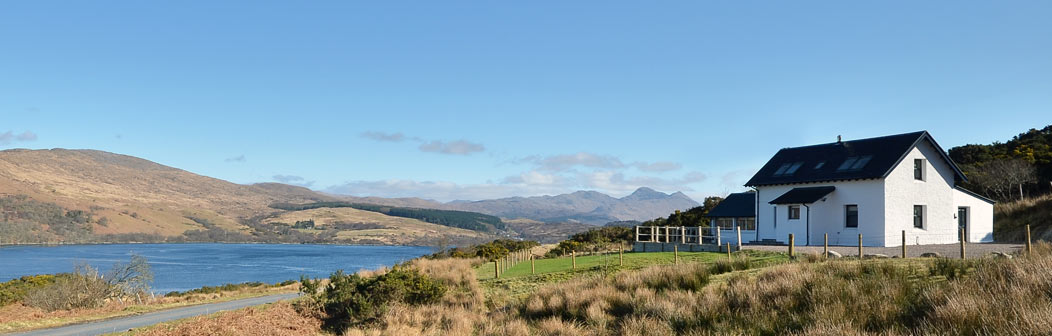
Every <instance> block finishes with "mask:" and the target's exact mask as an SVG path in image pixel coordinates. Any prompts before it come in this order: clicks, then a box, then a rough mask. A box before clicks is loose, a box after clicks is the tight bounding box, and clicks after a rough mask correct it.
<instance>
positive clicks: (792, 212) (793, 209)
mask: <svg viewBox="0 0 1052 336" xmlns="http://www.w3.org/2000/svg"><path fill="white" fill-rule="evenodd" d="M789 219H800V206H799V205H790V206H789Z"/></svg>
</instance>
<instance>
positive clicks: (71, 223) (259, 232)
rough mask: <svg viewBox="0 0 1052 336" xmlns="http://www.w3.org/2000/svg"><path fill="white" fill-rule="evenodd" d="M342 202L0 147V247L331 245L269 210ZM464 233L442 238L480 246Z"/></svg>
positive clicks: (398, 236)
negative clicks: (284, 223) (2, 241)
mask: <svg viewBox="0 0 1052 336" xmlns="http://www.w3.org/2000/svg"><path fill="white" fill-rule="evenodd" d="M339 200H340V199H339V198H337V197H334V196H331V195H325V194H321V193H317V192H314V191H311V190H310V189H307V188H302V187H296V186H290V185H284V184H278V183H261V184H255V185H241V184H235V183H231V182H227V181H223V180H220V179H215V178H211V177H206V176H201V175H197V174H194V173H191V172H187V171H184V170H181V169H177V168H172V167H168V166H164V165H161V164H157V163H154V162H151V161H148V160H144V159H140V158H136V157H132V156H127V155H120V154H114V153H108V152H103V151H96V150H67V149H51V150H24V149H15V150H5V151H0V205H3V209H0V210H2V211H3V218H2V219H3V220H4V221H3V222H2V223H3V225H0V233H3V234H4V235H5V237H6V242H11V241H12V240H14V241H20V242H56V241H67V242H70V241H78V242H85V241H126V240H135V241H173V239H176V240H179V239H186V240H195V241H196V240H204V241H212V240H223V241H282V242H301V241H310V242H327V241H334V242H338V241H345V239H344V237H351V236H354V235H353V234H347V233H339V234H335V232H326V234H327V235H320V234H319V232H299V233H292V232H290V231H288V229H287V228H282V227H280V226H273V225H269V224H271V223H273V222H274V221H269V220H267V218H270V217H275V216H281V215H283V214H285V213H286V211H282V210H277V209H273V208H270V207H269V205H271V204H275V203H293V204H303V203H314V202H331V201H339ZM289 216H291V215H289ZM383 217H387V216H385V215H383V214H376V215H375V216H371V217H370V218H372V219H373V220H376V221H384V220H383V219H384V218H383ZM387 222H388V223H389V224H388V226H390V227H392V228H395V229H398V228H399V225H409V224H410V222H406V221H399V220H391V221H387ZM262 224H268V225H262ZM413 224H414V225H415V224H416V223H413ZM425 224H427V223H425ZM430 226H431V224H429V227H430ZM409 227H413V228H420V227H418V226H413V225H409ZM445 229H446V228H430V229H426V230H424V231H425V232H430V231H438V230H445ZM352 231H353V230H352ZM402 231H404V230H402ZM466 231H467V230H448V232H447V234H448V235H449V237H447V238H450V240H455V241H479V240H484V239H483V238H482V236H483V235H480V234H477V233H474V232H466ZM387 233H390V234H394V237H387V238H385V239H377V241H378V242H382V243H387V244H409V243H420V240H419V239H417V238H419V237H416V236H410V235H405V234H403V233H402V232H397V233H396V232H387ZM372 238H376V237H372ZM372 238H371V239H372ZM350 241H356V240H354V239H350Z"/></svg>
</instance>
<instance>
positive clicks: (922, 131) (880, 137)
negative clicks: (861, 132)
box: [782, 130, 928, 149]
mask: <svg viewBox="0 0 1052 336" xmlns="http://www.w3.org/2000/svg"><path fill="white" fill-rule="evenodd" d="M924 133H928V131H927V130H921V131H916V132H907V133H900V134H892V135H884V136H878V137H871V138H862V139H854V140H846V141H839V142H827V143H820V144H814V145H807V146H798V147H785V148H782V149H797V148H810V147H819V146H829V145H835V144H840V143H849V142H858V141H866V140H878V139H884V138H893V137H899V136H904V135H910V134H917V136H918V137H919V136H921V135H923V134H924Z"/></svg>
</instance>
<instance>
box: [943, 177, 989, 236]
mask: <svg viewBox="0 0 1052 336" xmlns="http://www.w3.org/2000/svg"><path fill="white" fill-rule="evenodd" d="M953 203H954V205H955V206H954V209H956V208H958V207H965V208H968V217H969V218H968V219H967V221H968V242H970V243H989V242H993V241H994V205H993V204H990V203H988V202H986V201H984V200H981V199H979V198H977V197H975V196H972V195H969V194H968V193H965V192H963V191H960V190H957V189H954V190H953Z"/></svg>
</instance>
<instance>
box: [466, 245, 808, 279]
mask: <svg viewBox="0 0 1052 336" xmlns="http://www.w3.org/2000/svg"><path fill="white" fill-rule="evenodd" d="M741 253H744V254H747V255H748V256H749V257H750V258H753V260H754V261H758V262H765V261H774V260H775V259H786V260H787V259H788V258H787V257H786V256H785V255H784V254H781V253H770V252H761V251H752V250H747V251H743V252H737V253H736V254H741ZM721 258H727V254H726V253H715V252H680V253H679V262H681V263H699V262H700V263H711V262H715V261H716V260H719V259H721ZM674 259H675V255H674V253H673V252H638V253H637V252H629V253H625V265H624V266H623V267H618V255H617V253H612V254H605V255H590V256H580V257H577V270H576V272H588V271H597V270H604V269H610V270H626V269H639V268H643V267H647V266H654V265H669V264H672V263H673V262H674ZM572 266H573V262H572V261H571V258H570V257H562V258H552V259H537V260H536V272H535V273H534V272H532V270H531V268H530V261H529V260H527V261H523V262H520V263H518V264H515V265H513V266H512V267H511V268H510V269H508V270H507V271H505V272H504V273H502V274H501V276H500V277H501V279H506V278H516V277H523V276H529V275H534V274H537V275H540V274H548V273H557V272H573V271H574V270H573V269H572V268H573V267H572ZM476 271H477V272H478V278H479V280H487V279H493V273H494V272H493V263H492V262H489V263H485V264H482V265H480V266H479V267H478V268H476Z"/></svg>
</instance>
